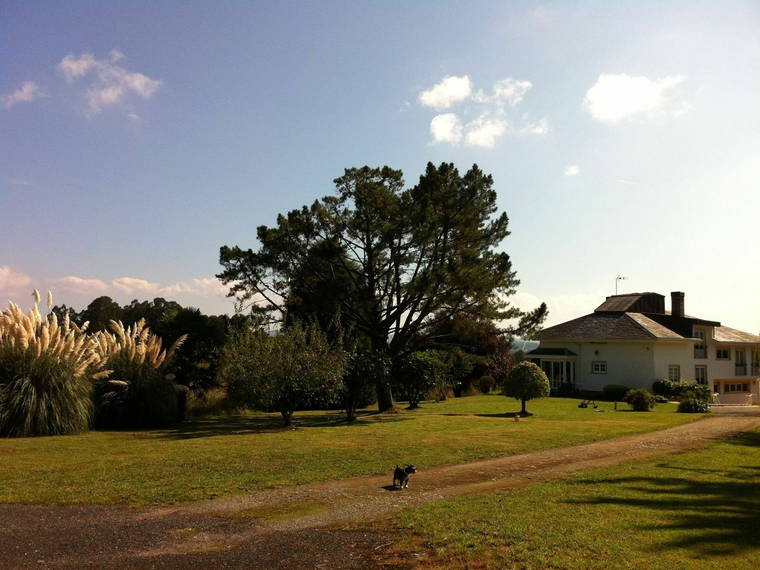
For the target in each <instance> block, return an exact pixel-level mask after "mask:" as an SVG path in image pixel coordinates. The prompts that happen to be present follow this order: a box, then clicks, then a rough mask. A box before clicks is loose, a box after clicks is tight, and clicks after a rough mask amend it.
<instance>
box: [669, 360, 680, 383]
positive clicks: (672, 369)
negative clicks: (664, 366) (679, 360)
mask: <svg viewBox="0 0 760 570" xmlns="http://www.w3.org/2000/svg"><path fill="white" fill-rule="evenodd" d="M680 379H681V367H680V366H679V365H678V364H671V365H669V366H668V380H671V381H672V382H678V381H679V380H680Z"/></svg>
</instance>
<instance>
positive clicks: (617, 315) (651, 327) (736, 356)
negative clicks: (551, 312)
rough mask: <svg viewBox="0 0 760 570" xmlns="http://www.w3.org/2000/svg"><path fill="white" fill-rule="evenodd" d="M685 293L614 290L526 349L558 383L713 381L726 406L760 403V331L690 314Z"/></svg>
mask: <svg viewBox="0 0 760 570" xmlns="http://www.w3.org/2000/svg"><path fill="white" fill-rule="evenodd" d="M684 297H685V296H684V293H680V292H673V293H671V306H672V310H671V311H666V310H665V296H664V295H660V294H659V293H629V294H625V295H613V296H611V297H607V299H606V300H605V301H604V302H603V303H602V304H601V305H599V306H598V307H597V308H596V310H595V311H594V312H593V313H591V314H589V315H586V316H583V317H580V318H577V319H573V320H572V321H567V322H565V323H562V324H559V325H555V326H553V327H549V328H547V329H544V330H543V331H541V332H540V333H539V334H538V335H537V340H539V341H540V345H539V347H538V348H536V349H534V350H532V351H530V352H529V353H527V354H526V358H528V359H529V360H532V361H534V362H536V364H538V365H539V366H541V368H542V369H543V370H544V372H546V374H547V376H548V377H549V380H550V381H551V383H552V387H553V388H560V387H561V386H563V384H564V385H566V386H567V385H569V386H570V387H573V388H575V389H578V390H584V391H600V390H602V388H604V386H606V385H608V384H621V385H624V386H629V387H631V388H646V389H647V390H651V389H652V383H653V382H654V381H655V380H657V379H660V378H669V379H671V380H694V381H696V382H698V383H700V384H709V385H710V386H711V387H712V389H713V392H715V393H717V394H718V400H719V402H720V403H723V404H750V403H758V399H759V398H758V381H759V377H760V336H757V335H754V334H751V333H746V332H742V331H739V330H736V329H732V328H729V327H724V326H721V324H720V323H719V322H717V321H710V320H706V319H699V318H696V317H692V316H689V315H686V314H685V312H684Z"/></svg>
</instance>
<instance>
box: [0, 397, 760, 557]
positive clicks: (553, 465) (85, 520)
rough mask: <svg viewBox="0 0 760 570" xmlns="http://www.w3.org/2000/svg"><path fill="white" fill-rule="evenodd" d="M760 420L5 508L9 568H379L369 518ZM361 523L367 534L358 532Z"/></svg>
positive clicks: (703, 439)
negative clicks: (207, 490)
mask: <svg viewBox="0 0 760 570" xmlns="http://www.w3.org/2000/svg"><path fill="white" fill-rule="evenodd" d="M757 427H760V409H759V408H757V407H751V408H722V409H716V413H714V414H713V415H712V416H710V417H707V418H704V419H701V420H698V421H696V422H692V423H688V424H684V425H681V426H677V427H673V428H669V429H666V430H662V431H657V432H650V433H645V434H639V435H633V436H627V437H622V438H617V439H610V440H603V441H598V442H593V443H587V444H583V445H578V446H572V447H564V448H557V449H550V450H545V451H540V452H535V453H527V454H522V455H513V456H507V457H501V458H497V459H490V460H485V461H477V462H474V463H467V464H462V465H452V466H443V467H436V468H431V469H426V470H425V471H424V472H421V473H419V474H417V475H416V476H414V477H413V478H412V483H411V485H410V487H409V489H406V490H404V491H393V490H390V489H389V488H388V485H389V483H390V474H389V475H388V476H383V477H360V478H354V479H347V480H343V481H335V482H327V483H316V484H311V485H302V486H298V487H290V488H283V489H275V490H271V491H263V492H260V493H256V494H254V495H249V496H243V497H235V498H230V499H217V500H213V501H207V502H201V503H193V504H188V505H183V506H179V507H172V508H156V509H142V510H136V509H128V508H115V507H33V506H23V505H0V520H3V521H13V524H7V522H6V523H5V524H2V525H0V567H2V568H6V567H7V568H17V567H31V566H34V567H80V568H81V567H103V566H109V567H116V566H118V567H127V568H185V567H214V568H244V567H246V568H320V567H324V568H330V569H331V570H332V569H336V568H360V567H361V568H372V567H377V562H376V561H375V560H376V558H377V555H378V554H379V552H380V551H381V550H382V548H383V546H387V545H388V544H390V543H391V542H392V541H393V537H392V536H390V535H389V534H387V533H385V532H378V531H374V530H365V529H370V525H369V524H368V523H369V522H370V521H372V520H377V519H381V518H388V517H392V516H393V514H394V513H396V512H398V511H399V510H401V509H403V508H408V507H415V506H419V505H423V504H426V503H429V502H433V501H437V500H441V499H444V498H447V497H453V496H457V495H463V494H472V493H482V492H489V491H493V490H498V489H506V488H511V487H521V486H526V485H530V484H533V483H535V482H538V481H542V480H547V479H554V478H559V477H563V476H565V475H568V474H570V473H575V472H578V471H585V470H588V469H593V468H596V467H603V466H608V465H616V464H620V463H624V462H628V461H633V460H637V459H646V458H650V457H655V456H658V455H664V454H668V453H677V452H680V451H683V450H687V449H691V448H694V447H699V446H702V445H705V444H707V443H709V442H712V441H716V440H720V439H724V438H726V437H729V436H731V435H733V434H736V433H739V432H742V431H746V430H750V429H753V428H757ZM357 527H359V528H360V529H362V530H356V528H357Z"/></svg>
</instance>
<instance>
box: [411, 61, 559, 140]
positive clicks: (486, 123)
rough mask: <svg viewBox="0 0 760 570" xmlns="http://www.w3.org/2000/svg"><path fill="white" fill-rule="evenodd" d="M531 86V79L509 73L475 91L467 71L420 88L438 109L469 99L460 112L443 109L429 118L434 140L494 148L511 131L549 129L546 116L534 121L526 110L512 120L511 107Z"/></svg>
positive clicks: (425, 101)
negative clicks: (490, 85) (489, 88)
mask: <svg viewBox="0 0 760 570" xmlns="http://www.w3.org/2000/svg"><path fill="white" fill-rule="evenodd" d="M532 87H533V84H532V83H531V82H530V81H527V80H525V79H514V78H512V77H507V78H505V79H500V80H499V81H497V82H496V83H494V85H493V87H492V89H491V91H490V92H488V93H486V92H484V91H482V90H480V91H473V87H472V82H471V81H470V77H469V76H468V75H463V76H461V77H457V76H451V75H448V76H446V77H444V78H443V79H442V80H441V81H440V83H437V84H436V85H434V86H433V87H432V88H431V89H429V90H427V91H423V92H421V93H420V94H419V101H420V103H421V104H422V105H424V106H426V107H433V108H435V109H448V108H449V107H452V106H454V105H455V104H457V103H460V104H464V103H469V105H467V106H464V107H463V108H462V111H461V112H458V113H453V112H449V113H440V114H438V115H436V116H435V117H433V119H432V120H431V121H430V134H431V136H432V139H433V143H443V142H446V143H450V144H454V145H457V144H460V143H463V144H464V145H465V146H476V147H481V148H493V147H494V146H495V145H496V143H497V142H498V140H499V139H500V138H501V137H503V136H504V135H505V134H507V133H509V132H516V133H520V134H538V135H543V134H546V133H548V132H549V124H548V121H547V119H546V118H544V119H541V120H539V121H537V122H533V123H531V122H529V119H528V115H527V114H526V113H523V114H522V116H521V118H520V119H519V120H517V121H511V120H509V114H511V113H512V109H514V108H515V107H516V106H517V105H519V104H520V103H521V102H522V101H523V99H524V98H525V94H526V93H527V92H528V91H529V90H530V89H531V88H532ZM475 113H477V115H476V117H477V118H475V119H473V120H470V121H469V122H466V123H465V120H464V119H463V118H462V117H463V116H467V115H475ZM515 123H516V124H515Z"/></svg>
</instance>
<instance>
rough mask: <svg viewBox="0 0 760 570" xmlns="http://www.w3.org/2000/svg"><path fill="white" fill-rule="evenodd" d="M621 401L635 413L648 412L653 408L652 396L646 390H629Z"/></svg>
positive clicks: (653, 400)
mask: <svg viewBox="0 0 760 570" xmlns="http://www.w3.org/2000/svg"><path fill="white" fill-rule="evenodd" d="M623 401H624V402H625V403H626V404H628V405H629V406H631V407H632V408H633V410H634V411H635V412H650V411H652V409H653V408H654V406H655V403H656V402H655V399H654V396H653V395H652V394H651V393H650V392H649V391H648V390H641V389H640V390H629V391H628V393H627V394H626V395H625V396H624V397H623Z"/></svg>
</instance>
